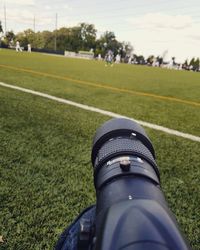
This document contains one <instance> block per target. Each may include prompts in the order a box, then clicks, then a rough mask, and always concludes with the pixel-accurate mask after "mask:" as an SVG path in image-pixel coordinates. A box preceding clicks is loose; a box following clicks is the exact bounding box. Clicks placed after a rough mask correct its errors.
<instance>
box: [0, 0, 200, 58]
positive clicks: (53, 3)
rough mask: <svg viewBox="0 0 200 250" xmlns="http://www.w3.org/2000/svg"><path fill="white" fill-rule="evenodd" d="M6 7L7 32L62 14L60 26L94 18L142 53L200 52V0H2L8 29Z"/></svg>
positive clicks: (47, 23) (51, 22) (47, 24)
mask: <svg viewBox="0 0 200 250" xmlns="http://www.w3.org/2000/svg"><path fill="white" fill-rule="evenodd" d="M4 6H6V8H4ZM5 9H6V19H7V23H6V29H7V31H9V30H13V31H14V32H18V31H23V30H25V29H28V28H31V29H34V27H35V31H39V30H40V31H42V30H54V29H55V27H56V14H57V17H58V19H57V27H58V28H59V27H63V26H65V27H70V26H73V25H76V24H78V23H80V22H87V23H92V24H94V25H95V27H96V29H97V30H98V35H101V34H102V33H103V32H105V31H106V30H108V31H114V33H115V35H116V37H117V39H118V40H119V41H130V42H131V43H132V45H133V46H134V49H135V51H134V52H135V53H136V54H143V55H145V56H148V55H151V54H154V55H160V56H162V55H163V53H164V52H165V51H167V53H165V54H166V59H169V58H170V57H172V56H175V57H176V58H177V61H182V60H185V59H187V58H188V59H190V58H191V57H193V56H195V57H196V56H198V57H200V0H187V1H186V0H101V1H100V0H82V1H81V0H48V1H47V0H0V20H1V21H2V24H3V28H4V29H5V14H4V13H5ZM34 19H35V26H34Z"/></svg>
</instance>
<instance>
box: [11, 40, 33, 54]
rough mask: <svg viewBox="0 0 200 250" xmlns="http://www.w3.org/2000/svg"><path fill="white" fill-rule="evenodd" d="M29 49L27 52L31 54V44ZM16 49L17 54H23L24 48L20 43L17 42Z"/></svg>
mask: <svg viewBox="0 0 200 250" xmlns="http://www.w3.org/2000/svg"><path fill="white" fill-rule="evenodd" d="M27 47H28V50H27V51H28V52H29V53H30V52H31V45H30V43H29V44H28V45H27ZM15 49H16V51H17V52H22V47H21V46H20V43H19V41H17V42H16V47H15Z"/></svg>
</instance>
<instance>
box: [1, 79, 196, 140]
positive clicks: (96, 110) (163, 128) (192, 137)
mask: <svg viewBox="0 0 200 250" xmlns="http://www.w3.org/2000/svg"><path fill="white" fill-rule="evenodd" d="M0 86H3V87H7V88H11V89H15V90H19V91H22V92H25V93H30V94H33V95H37V96H41V97H45V98H48V99H51V100H54V101H57V102H60V103H65V104H68V105H72V106H75V107H78V108H81V109H84V110H89V111H92V112H96V113H100V114H103V115H107V116H110V117H114V118H128V119H131V120H134V121H136V122H138V123H140V124H141V125H142V126H145V127H148V128H151V129H154V130H158V131H162V132H165V133H168V134H171V135H175V136H179V137H182V138H186V139H189V140H192V141H196V142H200V137H198V136H194V135H191V134H187V133H183V132H180V131H177V130H173V129H169V128H166V127H163V126H159V125H156V124H152V123H148V122H145V121H139V120H135V119H133V118H131V117H127V116H123V115H120V114H116V113H113V112H110V111H106V110H102V109H99V108H95V107H91V106H88V105H84V104H80V103H77V102H73V101H70V100H66V99H63V98H59V97H55V96H52V95H48V94H45V93H41V92H38V91H34V90H30V89H25V88H22V87H18V86H15V85H9V84H6V83H3V82H0Z"/></svg>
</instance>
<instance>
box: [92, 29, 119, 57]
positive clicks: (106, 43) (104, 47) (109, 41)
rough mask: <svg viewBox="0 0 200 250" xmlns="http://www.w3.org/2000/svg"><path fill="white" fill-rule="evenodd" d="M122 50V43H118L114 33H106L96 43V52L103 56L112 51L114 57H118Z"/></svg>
mask: <svg viewBox="0 0 200 250" xmlns="http://www.w3.org/2000/svg"><path fill="white" fill-rule="evenodd" d="M122 49H123V46H122V43H120V42H118V41H117V39H116V37H115V34H114V32H112V31H106V32H105V33H104V34H103V35H102V36H101V37H100V39H98V40H97V41H96V51H98V52H100V53H101V55H102V56H105V54H106V52H107V51H108V50H112V51H113V53H114V55H116V54H118V53H119V52H120V50H122Z"/></svg>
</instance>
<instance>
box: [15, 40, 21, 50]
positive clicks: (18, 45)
mask: <svg viewBox="0 0 200 250" xmlns="http://www.w3.org/2000/svg"><path fill="white" fill-rule="evenodd" d="M16 51H17V52H19V51H20V52H22V48H21V47H20V43H19V41H17V42H16Z"/></svg>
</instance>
